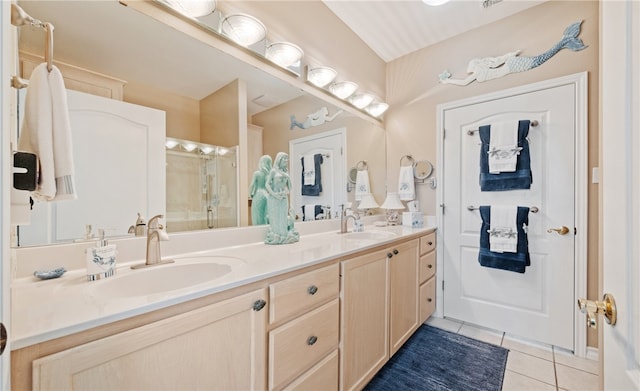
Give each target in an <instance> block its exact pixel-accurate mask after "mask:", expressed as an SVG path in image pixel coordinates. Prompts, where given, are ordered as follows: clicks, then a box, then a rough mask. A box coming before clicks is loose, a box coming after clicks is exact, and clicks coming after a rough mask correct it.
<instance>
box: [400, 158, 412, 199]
mask: <svg viewBox="0 0 640 391" xmlns="http://www.w3.org/2000/svg"><path fill="white" fill-rule="evenodd" d="M398 196H399V197H400V200H402V201H411V200H413V199H414V198H416V192H415V182H414V179H413V165H411V166H401V167H400V173H399V174H398Z"/></svg>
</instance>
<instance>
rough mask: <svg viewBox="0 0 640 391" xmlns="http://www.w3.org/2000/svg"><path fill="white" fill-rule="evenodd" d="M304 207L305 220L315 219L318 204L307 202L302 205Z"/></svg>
mask: <svg viewBox="0 0 640 391" xmlns="http://www.w3.org/2000/svg"><path fill="white" fill-rule="evenodd" d="M302 208H303V211H302V213H303V215H304V220H303V221H313V220H315V219H316V204H305V205H302Z"/></svg>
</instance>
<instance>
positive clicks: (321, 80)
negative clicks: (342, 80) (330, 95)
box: [307, 67, 338, 88]
mask: <svg viewBox="0 0 640 391" xmlns="http://www.w3.org/2000/svg"><path fill="white" fill-rule="evenodd" d="M336 76H338V72H336V71H335V70H334V69H333V68H329V67H315V68H309V69H308V70H307V81H308V82H309V83H311V84H313V85H314V86H316V87H320V88H322V87H324V86H326V85H328V84H329V83H331V82H332V81H334V80H335V78H336Z"/></svg>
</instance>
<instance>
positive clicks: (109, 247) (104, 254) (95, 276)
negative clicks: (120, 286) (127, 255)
mask: <svg viewBox="0 0 640 391" xmlns="http://www.w3.org/2000/svg"><path fill="white" fill-rule="evenodd" d="M98 234H99V236H100V239H99V240H98V241H97V242H96V246H95V247H90V248H88V249H86V250H85V256H86V264H87V280H89V281H95V280H99V279H101V278H107V277H111V276H113V275H114V274H115V271H116V245H115V244H108V243H107V241H106V240H105V238H104V230H103V229H99V230H98Z"/></svg>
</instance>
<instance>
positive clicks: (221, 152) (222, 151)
mask: <svg viewBox="0 0 640 391" xmlns="http://www.w3.org/2000/svg"><path fill="white" fill-rule="evenodd" d="M227 153H229V150H228V149H227V148H223V147H218V155H219V156H224V155H226V154H227Z"/></svg>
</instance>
